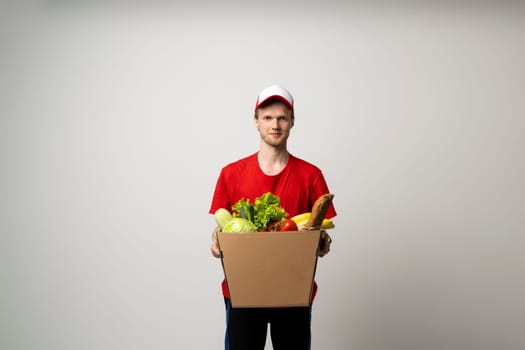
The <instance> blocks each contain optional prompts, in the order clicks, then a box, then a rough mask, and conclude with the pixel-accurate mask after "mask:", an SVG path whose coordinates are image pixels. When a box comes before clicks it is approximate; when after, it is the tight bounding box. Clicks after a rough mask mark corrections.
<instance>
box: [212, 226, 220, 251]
mask: <svg viewBox="0 0 525 350" xmlns="http://www.w3.org/2000/svg"><path fill="white" fill-rule="evenodd" d="M219 231H220V228H218V227H216V228H215V229H214V230H213V232H212V234H211V254H212V255H213V256H214V257H216V258H220V257H221V251H220V249H219V240H218V238H217V233H218V232H219Z"/></svg>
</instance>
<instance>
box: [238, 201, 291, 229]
mask: <svg viewBox="0 0 525 350" xmlns="http://www.w3.org/2000/svg"><path fill="white" fill-rule="evenodd" d="M232 210H233V217H234V218H244V219H246V220H249V221H251V222H252V223H253V224H254V225H255V227H256V228H257V231H266V230H267V229H268V225H269V224H270V223H272V222H274V221H281V220H282V219H283V218H285V217H287V216H288V213H287V212H286V211H285V210H284V209H283V208H282V207H281V201H280V199H279V197H278V196H276V195H274V194H273V193H271V192H266V193H265V194H263V195H262V196H260V197H258V198H255V201H254V204H251V203H250V201H249V200H248V199H246V198H242V199H240V200H239V201H238V202H237V203H235V204H234V205H233V206H232Z"/></svg>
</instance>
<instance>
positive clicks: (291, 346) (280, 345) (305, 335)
mask: <svg viewBox="0 0 525 350" xmlns="http://www.w3.org/2000/svg"><path fill="white" fill-rule="evenodd" d="M224 301H225V303H226V338H225V349H226V350H263V349H264V345H265V343H266V332H267V329H268V324H269V325H270V337H271V339H272V345H273V349H274V350H309V349H310V343H311V330H310V323H311V307H308V306H305V307H287V308H232V307H231V303H230V300H229V299H224Z"/></svg>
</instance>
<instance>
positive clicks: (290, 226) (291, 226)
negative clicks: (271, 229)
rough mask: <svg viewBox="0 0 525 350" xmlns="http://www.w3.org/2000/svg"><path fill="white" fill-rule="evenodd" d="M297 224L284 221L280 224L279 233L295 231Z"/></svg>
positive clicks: (287, 220) (289, 220) (290, 220)
mask: <svg viewBox="0 0 525 350" xmlns="http://www.w3.org/2000/svg"><path fill="white" fill-rule="evenodd" d="M297 230H298V228H297V224H296V223H295V221H293V220H292V219H285V220H283V221H282V222H281V225H280V227H279V231H297Z"/></svg>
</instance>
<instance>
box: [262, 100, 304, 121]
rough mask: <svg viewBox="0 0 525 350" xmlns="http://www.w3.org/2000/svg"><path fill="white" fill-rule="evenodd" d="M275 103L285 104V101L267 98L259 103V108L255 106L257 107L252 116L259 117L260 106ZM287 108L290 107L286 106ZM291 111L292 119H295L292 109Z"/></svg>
mask: <svg viewBox="0 0 525 350" xmlns="http://www.w3.org/2000/svg"><path fill="white" fill-rule="evenodd" d="M275 103H281V104H283V105H285V106H286V104H285V103H283V102H281V101H279V100H268V101H266V102H264V103H263V104H261V105H260V106H259V108H257V109H256V110H255V114H254V116H253V117H254V118H255V119H259V109H261V108H265V107H268V106H270V105H273V104H275ZM286 108H288V107H286ZM288 110H290V109H289V108H288ZM291 112H292V119H295V114H294V111H293V110H292V111H291Z"/></svg>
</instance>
